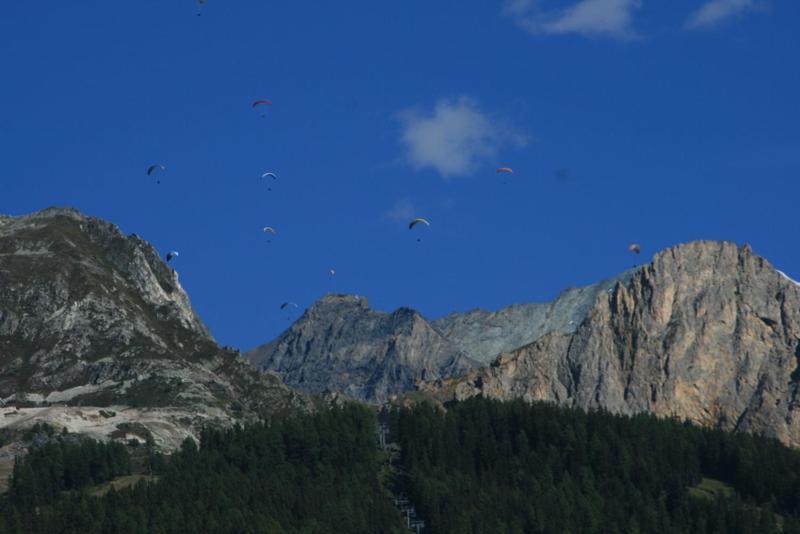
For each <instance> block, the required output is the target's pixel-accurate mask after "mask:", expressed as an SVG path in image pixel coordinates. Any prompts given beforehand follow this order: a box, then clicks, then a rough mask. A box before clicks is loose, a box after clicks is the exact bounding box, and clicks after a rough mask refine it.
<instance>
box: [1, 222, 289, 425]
mask: <svg viewBox="0 0 800 534" xmlns="http://www.w3.org/2000/svg"><path fill="white" fill-rule="evenodd" d="M244 384H247V387H248V388H251V391H253V392H255V391H262V392H264V393H265V395H266V394H267V393H268V392H271V393H269V394H270V395H274V397H273V398H274V399H275V400H276V402H277V403H278V404H279V403H280V402H282V401H283V400H285V401H287V403H289V404H291V402H293V401H291V400H290V397H291V396H292V394H290V393H289V392H288V390H287V389H286V388H285V386H283V385H282V384H280V383H279V381H278V380H277V379H276V378H275V377H269V376H261V375H259V374H257V373H256V371H255V370H250V369H248V368H247V366H246V364H245V363H244V362H243V361H241V358H240V357H239V356H238V354H236V353H232V352H231V351H226V350H224V349H221V348H220V347H219V346H218V345H217V344H216V342H215V341H214V339H213V338H212V337H211V335H210V333H209V332H208V329H207V328H206V327H205V325H204V324H203V322H202V321H201V320H200V318H199V317H198V316H197V314H196V313H195V311H194V310H193V309H192V306H191V303H190V301H189V297H188V295H187V294H186V293H185V292H184V290H183V289H182V288H181V286H180V283H179V282H178V277H177V274H176V272H175V271H174V270H172V269H170V268H169V267H168V266H167V265H166V264H165V263H164V262H163V261H162V259H161V258H160V257H159V254H158V252H157V251H156V250H155V248H153V247H152V246H151V245H150V244H149V243H147V242H146V241H144V240H142V239H140V238H138V237H136V236H130V237H127V236H125V235H124V234H123V233H122V232H121V231H120V230H119V228H117V227H116V226H115V225H113V224H111V223H108V222H106V221H103V220H101V219H97V218H94V217H89V216H86V215H83V214H81V213H80V212H78V211H77V210H73V209H69V208H48V209H46V210H42V211H39V212H36V213H33V214H30V215H24V216H20V217H3V218H2V222H0V400H5V401H11V400H13V401H15V402H16V403H17V404H21V405H23V406H27V408H26V409H31V410H40V409H44V407H48V406H49V405H50V404H51V403H59V404H60V405H64V404H67V405H69V406H67V407H65V409H67V410H69V409H72V408H70V406H83V407H87V406H97V407H102V406H108V405H110V404H114V405H120V406H122V407H123V408H124V407H125V406H126V405H127V406H128V407H136V408H137V409H146V410H149V409H161V408H163V407H165V406H170V407H172V408H173V409H174V410H177V411H181V410H184V413H185V415H186V417H188V418H189V419H191V420H195V419H197V418H200V419H202V418H203V417H205V415H206V414H209V413H211V414H213V416H212V419H222V420H225V419H226V418H228V417H230V416H231V412H230V411H229V410H230V406H231V405H232V404H233V402H234V400H235V398H236V396H237V394H238V393H237V392H241V391H244V390H243V389H241V388H242V387H243V385H244ZM264 398H266V397H265V396H262V395H260V394H259V395H254V396H253V397H252V398H246V399H243V400H242V401H241V402H240V404H241V408H240V410H239V413H241V414H243V415H244V414H250V415H252V414H254V413H255V412H256V411H258V410H260V407H265V408H266V410H267V411H268V410H269V407H268V406H265V403H264ZM281 399H282V400H281ZM237 402H238V401H237ZM257 405H258V407H257ZM189 407H191V408H189ZM251 408H252V409H251ZM46 413H50V412H46ZM140 415H141V414H140ZM159 418H161V419H162V420H163V417H162V416H158V417H156V419H159ZM7 421H11V420H7ZM198 421H199V419H198ZM12 422H13V421H12ZM162 422H163V421H162ZM171 425H172V426H171V427H174V424H171ZM179 426H180V425H179ZM154 428H158V425H155V426H154ZM112 430H113V429H112Z"/></svg>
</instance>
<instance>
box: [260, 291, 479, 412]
mask: <svg viewBox="0 0 800 534" xmlns="http://www.w3.org/2000/svg"><path fill="white" fill-rule="evenodd" d="M246 357H247V358H248V359H249V360H250V361H252V362H253V363H254V364H255V365H257V366H258V367H260V368H262V369H266V370H272V371H275V372H277V373H278V374H279V375H280V376H281V377H282V378H283V379H284V381H285V382H286V383H287V384H288V385H290V386H293V387H296V388H298V389H301V390H303V391H306V392H310V393H323V392H325V391H333V392H339V393H344V394H345V395H347V396H349V397H352V398H354V399H359V400H366V401H371V402H375V401H377V402H382V401H386V400H388V398H389V397H390V396H391V395H394V394H397V393H402V392H405V391H408V390H410V389H413V387H414V384H415V383H416V382H417V381H418V380H425V379H431V380H435V379H439V378H447V377H450V376H457V375H460V374H463V373H465V372H466V371H467V370H469V369H470V368H472V367H475V366H476V365H478V363H477V362H475V361H473V360H470V359H469V358H468V357H467V356H466V355H465V354H464V353H463V351H460V350H459V348H458V347H456V346H455V345H454V344H452V343H451V342H450V341H448V339H447V338H445V337H444V336H443V335H442V334H441V333H440V332H439V331H438V330H437V329H436V328H434V327H433V326H432V325H431V324H430V323H429V322H428V321H427V320H425V318H424V317H422V316H421V315H420V314H419V313H417V312H415V311H414V310H411V309H409V308H400V309H398V310H396V311H395V312H393V313H386V312H379V311H375V310H372V309H371V308H370V307H369V303H368V302H367V299H365V298H364V297H359V296H351V295H327V296H325V297H324V298H322V299H321V300H319V301H318V302H317V303H315V304H314V305H313V306H312V307H311V308H309V309H308V310H306V312H305V313H304V314H303V316H302V317H301V318H300V319H298V320H297V321H296V322H295V323H294V324H293V325H292V326H291V327H290V328H289V329H288V330H287V331H286V332H284V333H283V334H282V335H281V336H280V337H278V339H276V340H274V341H272V342H271V343H268V344H266V345H263V346H261V347H258V348H256V349H253V350H252V351H250V352H248V353H247V354H246Z"/></svg>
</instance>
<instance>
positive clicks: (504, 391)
mask: <svg viewBox="0 0 800 534" xmlns="http://www.w3.org/2000/svg"><path fill="white" fill-rule="evenodd" d="M421 388H422V389H424V390H427V391H430V392H433V393H434V394H436V395H438V396H439V397H440V398H442V399H451V398H457V399H463V398H466V397H470V396H474V395H486V396H489V397H494V398H500V399H509V398H514V397H521V398H525V399H528V400H546V401H554V402H558V403H561V404H564V405H568V406H579V407H583V408H600V407H602V408H605V409H609V410H612V411H615V412H621V413H634V412H642V411H649V412H652V413H655V414H657V415H661V416H677V417H680V418H686V419H689V420H691V421H694V422H696V423H699V424H702V425H707V426H719V427H721V428H723V429H727V430H741V431H748V432H761V433H764V434H767V435H770V436H774V437H776V438H778V439H780V440H781V441H783V442H784V443H788V444H791V445H794V446H800V411H798V410H799V409H800V397H799V396H798V392H799V391H800V286H798V284H797V283H796V282H794V281H792V280H790V279H789V278H787V277H786V276H785V275H783V273H780V272H779V271H776V270H775V269H774V268H773V267H772V266H771V265H770V264H769V263H768V262H767V261H766V260H764V259H763V258H761V257H759V256H757V255H755V254H753V252H752V250H751V249H750V248H749V247H747V246H744V247H737V246H736V245H735V244H732V243H720V242H708V241H700V242H693V243H688V244H685V245H680V246H677V247H674V248H671V249H668V250H666V251H664V252H661V253H659V254H658V255H656V256H655V258H654V259H653V262H652V263H651V264H649V265H647V266H644V267H642V268H641V269H639V270H637V271H635V272H634V273H632V275H631V277H630V278H629V279H628V280H627V281H620V282H619V283H617V284H616V285H614V287H613V289H612V290H611V291H610V292H607V291H606V292H603V291H601V292H599V293H598V294H597V297H596V299H595V301H594V303H593V306H592V307H591V309H590V310H589V312H588V314H587V315H586V318H585V319H584V320H583V321H582V322H581V323H580V324H579V325H578V327H577V329H575V330H574V331H573V332H566V331H558V330H554V331H551V332H549V333H547V334H545V335H543V336H541V337H539V338H538V339H537V340H536V341H534V342H533V343H530V344H528V345H525V346H523V347H520V348H517V349H514V350H511V351H508V352H506V353H504V354H502V355H500V356H499V357H498V358H497V359H496V360H495V361H494V362H493V363H492V364H491V365H490V366H489V367H484V368H480V369H475V370H473V371H471V372H470V373H468V375H466V376H465V377H461V378H458V379H451V380H443V381H437V382H429V383H426V384H422V385H421Z"/></svg>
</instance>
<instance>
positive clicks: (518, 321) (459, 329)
mask: <svg viewBox="0 0 800 534" xmlns="http://www.w3.org/2000/svg"><path fill="white" fill-rule="evenodd" d="M633 272H634V271H633V270H629V271H625V272H624V273H622V274H620V275H619V276H616V277H614V278H610V279H608V280H604V281H602V282H600V283H597V284H592V285H590V286H586V287H580V288H569V289H567V290H565V291H563V292H562V293H561V294H560V295H559V296H558V297H557V298H556V299H554V300H553V301H551V302H546V303H541V304H540V303H532V304H514V305H512V306H508V307H506V308H503V309H501V310H498V311H496V312H490V311H486V310H481V309H475V310H471V311H468V312H465V313H452V314H450V315H446V316H444V317H442V318H441V319H437V320H435V321H433V323H432V325H433V327H434V328H435V329H437V330H438V331H439V332H441V334H442V335H443V336H444V337H445V338H447V339H448V340H450V341H451V342H452V343H453V344H454V345H455V346H456V347H457V348H458V349H459V350H461V351H462V352H464V353H465V354H467V355H469V357H470V358H472V359H473V360H476V361H478V362H480V363H482V364H488V363H490V362H491V361H492V360H494V359H495V358H496V357H497V355H498V354H500V353H501V352H507V351H509V350H513V349H516V348H519V347H521V346H523V345H527V344H528V343H531V342H533V341H535V340H537V339H539V338H540V337H541V336H543V335H544V334H547V333H549V332H563V333H570V332H574V331H575V330H576V329H577V328H578V325H579V324H580V323H581V321H583V319H584V317H586V314H587V313H588V312H589V310H590V309H591V308H592V305H593V304H594V301H595V299H596V298H597V295H599V294H601V293H602V292H604V291H607V290H608V289H609V288H611V287H613V286H614V284H616V283H617V282H618V281H625V280H628V279H630V277H631V276H632V275H633Z"/></svg>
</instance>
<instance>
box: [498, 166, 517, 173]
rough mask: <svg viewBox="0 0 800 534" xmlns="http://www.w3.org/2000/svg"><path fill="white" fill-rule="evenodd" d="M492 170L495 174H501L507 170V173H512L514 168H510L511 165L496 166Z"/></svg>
mask: <svg viewBox="0 0 800 534" xmlns="http://www.w3.org/2000/svg"><path fill="white" fill-rule="evenodd" d="M494 172H495V174H501V173H504V172H507V173H509V174H514V169H512V168H511V167H497V168H496V169H495V171H494Z"/></svg>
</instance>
